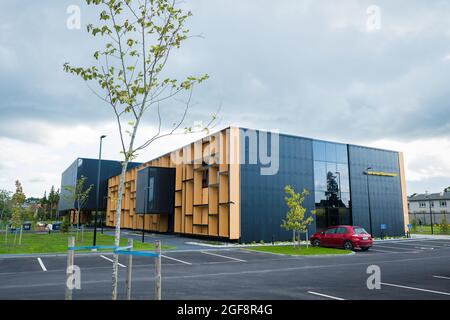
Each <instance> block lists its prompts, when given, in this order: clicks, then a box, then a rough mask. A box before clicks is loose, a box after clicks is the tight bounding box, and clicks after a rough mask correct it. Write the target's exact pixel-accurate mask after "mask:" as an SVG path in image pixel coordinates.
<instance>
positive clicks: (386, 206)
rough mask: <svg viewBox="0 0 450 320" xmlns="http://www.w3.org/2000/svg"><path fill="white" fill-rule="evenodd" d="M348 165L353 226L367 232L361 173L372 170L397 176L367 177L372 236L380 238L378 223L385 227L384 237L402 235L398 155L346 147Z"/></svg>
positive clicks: (364, 196)
mask: <svg viewBox="0 0 450 320" xmlns="http://www.w3.org/2000/svg"><path fill="white" fill-rule="evenodd" d="M349 165H350V183H351V193H352V212H353V224H354V225H359V226H361V227H364V228H365V229H366V230H367V231H369V229H370V225H369V206H368V203H369V198H368V195H367V175H366V174H364V172H365V171H366V169H367V168H368V167H372V169H371V170H370V171H375V172H385V173H394V174H397V176H394V177H389V176H382V175H369V177H368V178H369V179H368V180H369V190H370V208H371V212H372V214H371V216H372V232H373V236H375V237H379V236H380V235H381V224H385V225H386V230H384V234H385V235H390V236H402V235H404V221H403V220H404V218H403V211H402V210H403V205H402V191H401V185H400V167H399V156H398V152H394V151H387V150H379V149H372V148H367V147H360V146H353V145H349Z"/></svg>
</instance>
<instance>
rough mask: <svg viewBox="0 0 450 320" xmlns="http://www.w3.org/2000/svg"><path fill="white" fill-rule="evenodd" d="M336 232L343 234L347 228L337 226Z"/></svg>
mask: <svg viewBox="0 0 450 320" xmlns="http://www.w3.org/2000/svg"><path fill="white" fill-rule="evenodd" d="M336 233H338V234H345V233H347V228H344V227H339V228H337V230H336Z"/></svg>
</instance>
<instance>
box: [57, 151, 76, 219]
mask: <svg viewBox="0 0 450 320" xmlns="http://www.w3.org/2000/svg"><path fill="white" fill-rule="evenodd" d="M77 169H78V159H77V160H75V161H74V162H73V163H72V164H71V165H70V166H69V167H68V168H67V169H66V170H65V171H64V172H63V173H62V175H61V187H60V189H59V190H60V197H59V203H58V211H60V212H61V211H67V210H70V209H72V208H73V207H74V203H73V202H71V201H69V199H68V198H67V197H68V195H69V193H68V192H67V191H66V189H65V188H64V186H71V187H74V186H75V184H76V181H77Z"/></svg>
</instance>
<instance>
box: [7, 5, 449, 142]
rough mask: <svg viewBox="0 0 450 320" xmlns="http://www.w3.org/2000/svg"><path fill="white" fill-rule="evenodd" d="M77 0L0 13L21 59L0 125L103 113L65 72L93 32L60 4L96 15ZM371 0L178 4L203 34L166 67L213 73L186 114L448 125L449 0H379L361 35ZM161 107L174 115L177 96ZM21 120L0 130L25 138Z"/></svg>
mask: <svg viewBox="0 0 450 320" xmlns="http://www.w3.org/2000/svg"><path fill="white" fill-rule="evenodd" d="M83 2H84V1H58V2H57V3H55V2H54V1H50V0H47V1H40V2H39V4H37V3H34V4H31V5H30V6H27V8H26V9H25V10H23V7H22V6H19V4H14V3H11V2H9V3H8V4H7V5H6V8H5V10H3V11H2V13H0V18H1V19H0V20H1V21H2V23H1V25H0V32H1V33H2V38H1V39H2V40H0V47H2V48H5V50H8V51H5V52H8V54H9V55H11V52H13V53H14V54H15V57H16V58H15V59H16V60H18V61H20V66H15V67H14V70H9V71H6V72H5V73H2V74H1V75H0V83H1V85H0V94H1V95H2V97H3V98H2V102H1V104H0V109H1V117H0V124H4V123H6V122H8V123H9V122H12V121H15V122H17V121H21V120H25V119H34V120H36V119H40V120H44V121H47V122H50V123H58V124H66V125H74V124H77V123H86V122H89V123H92V124H95V123H96V122H98V121H101V120H104V119H105V118H107V117H111V113H110V110H108V108H107V106H105V105H104V104H103V103H102V102H101V101H100V100H98V99H97V98H96V97H94V96H93V95H92V94H91V92H90V91H89V90H88V89H87V88H86V86H85V85H84V84H83V83H82V81H81V80H79V79H77V78H74V77H71V76H69V75H66V74H64V73H63V72H62V67H61V66H62V64H63V63H64V62H65V61H71V62H73V63H74V64H76V65H88V64H89V63H91V62H92V60H90V55H91V54H92V51H93V48H94V47H95V46H96V44H95V42H93V40H92V39H90V37H89V36H88V35H87V34H86V32H84V31H69V30H67V29H66V28H65V19H66V17H67V16H66V13H65V9H66V7H67V6H68V5H69V4H77V3H78V4H79V5H81V6H82V19H83V20H82V23H83V25H85V24H86V23H87V22H89V21H92V19H94V17H95V13H94V12H92V10H91V9H90V8H86V6H84V5H83ZM370 4H372V3H371V2H370V1H350V0H348V1H341V2H339V4H332V3H330V2H329V1H320V0H319V1H285V2H282V3H278V2H273V1H256V0H247V1H237V0H215V1H205V0H196V1H191V2H189V3H187V4H186V5H187V6H189V7H190V8H191V9H192V11H193V13H194V17H193V18H192V19H191V25H190V27H191V28H190V29H191V30H192V32H193V33H194V34H202V35H203V36H204V38H193V39H191V40H189V42H187V43H186V46H185V47H183V48H182V49H181V50H179V51H176V52H175V53H174V55H173V57H172V58H173V59H172V60H171V63H170V65H169V69H168V71H167V72H168V73H170V74H173V75H176V76H180V77H181V76H184V75H188V74H192V73H203V72H207V73H209V74H210V75H211V79H210V80H209V81H208V82H207V83H205V84H204V85H202V86H201V87H199V88H198V89H196V92H195V97H194V102H195V105H194V107H193V108H192V110H191V114H190V117H189V119H188V121H190V122H192V121H193V120H194V119H198V118H199V117H200V118H201V117H202V116H203V115H204V114H205V111H206V112H214V111H215V110H216V109H217V107H218V106H219V105H222V109H221V115H222V118H223V123H227V122H228V123H234V124H237V125H242V126H249V127H263V128H273V127H278V129H280V130H281V131H286V132H290V133H296V134H301V135H307V136H319V137H323V138H333V139H339V140H344V141H351V140H353V139H355V138H357V139H359V140H361V139H362V140H367V141H370V140H372V139H380V138H396V139H414V138H417V137H434V136H438V135H448V129H449V122H450V121H449V117H448V113H447V112H446V110H447V109H448V101H450V99H449V98H450V97H449V95H450V93H449V92H448V90H447V88H446V87H445V86H444V85H443V84H446V83H449V82H450V72H449V68H450V61H448V60H447V61H444V60H443V57H444V56H446V55H448V54H449V53H450V37H449V30H450V10H449V9H450V5H449V2H447V1H442V2H435V3H426V5H425V4H424V3H423V2H420V1H406V0H404V1H396V2H391V1H379V2H378V5H379V6H380V7H381V10H382V11H381V12H382V28H381V30H380V31H379V32H376V33H367V32H365V31H364V28H365V19H366V12H365V10H366V8H367V7H368V6H369V5H370ZM11 26H12V27H11ZM5 30H7V31H5ZM165 107H166V108H167V109H166V111H165V112H164V115H165V119H166V120H167V122H168V123H171V122H172V121H173V120H175V119H176V118H177V116H176V115H174V110H179V109H180V108H181V106H180V105H179V104H178V103H177V102H174V101H171V102H170V104H168V105H166V106H165ZM203 118H204V116H203ZM1 127H2V126H0V128H1ZM19 129H20V128H19ZM19 129H17V130H13V131H11V130H9V131H8V132H6V130H5V129H3V130H2V131H1V130H0V135H6V136H16V137H18V138H20V139H26V138H27V137H29V136H30V135H29V134H27V132H26V130H25V131H24V130H22V131H21V130H19ZM36 134H37V135H39V133H36ZM35 139H39V137H35Z"/></svg>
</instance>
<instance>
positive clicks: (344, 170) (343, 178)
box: [337, 163, 350, 192]
mask: <svg viewBox="0 0 450 320" xmlns="http://www.w3.org/2000/svg"><path fill="white" fill-rule="evenodd" d="M337 172H339V174H338V175H339V176H340V177H338V180H339V178H340V181H338V182H340V186H339V189H340V190H341V192H350V176H349V174H348V166H347V164H341V163H338V164H337Z"/></svg>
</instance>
